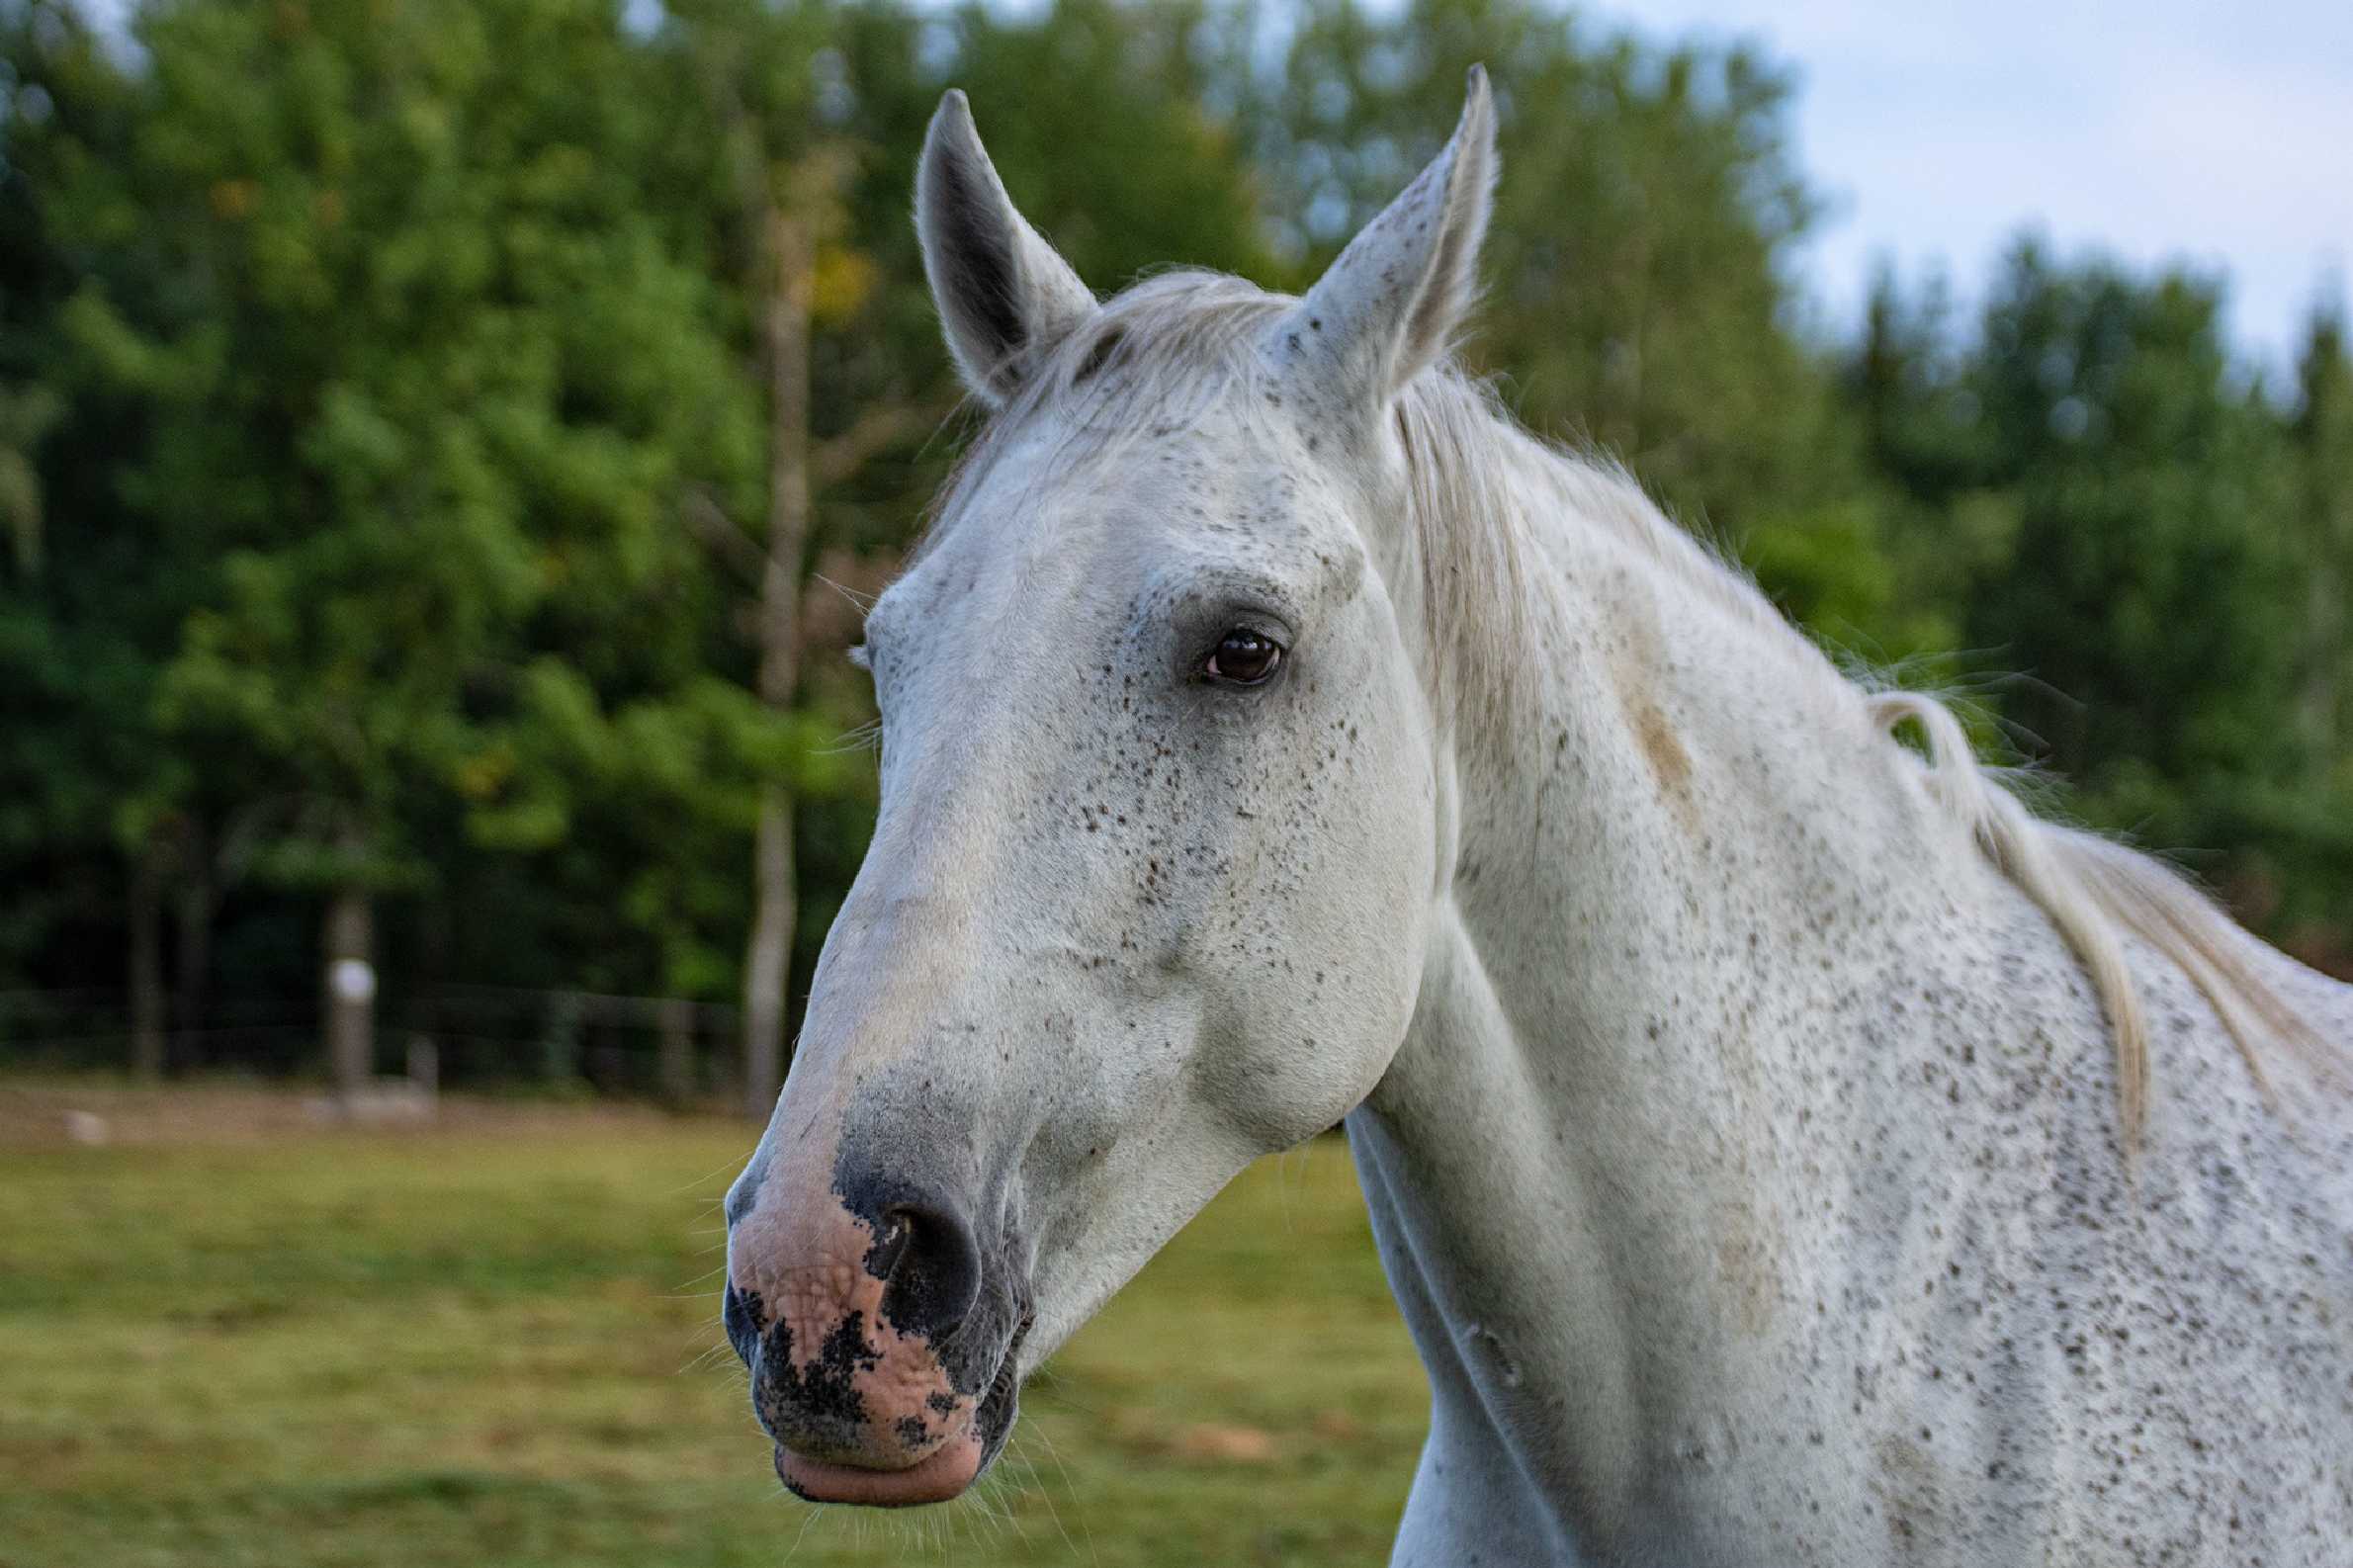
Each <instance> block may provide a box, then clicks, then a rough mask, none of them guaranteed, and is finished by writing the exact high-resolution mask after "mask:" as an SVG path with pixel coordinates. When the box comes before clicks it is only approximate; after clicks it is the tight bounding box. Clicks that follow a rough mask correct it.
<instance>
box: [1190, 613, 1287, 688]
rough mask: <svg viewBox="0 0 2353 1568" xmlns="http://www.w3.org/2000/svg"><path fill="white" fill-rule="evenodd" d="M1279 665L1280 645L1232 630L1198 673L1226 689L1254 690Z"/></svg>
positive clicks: (1237, 629) (1251, 634)
mask: <svg viewBox="0 0 2353 1568" xmlns="http://www.w3.org/2000/svg"><path fill="white" fill-rule="evenodd" d="M1281 662H1282V645H1281V644H1279V643H1277V642H1275V641H1274V639H1272V638H1270V637H1266V636H1264V635H1263V634H1261V633H1258V632H1246V631H1244V630H1242V629H1241V628H1240V627H1236V628H1235V629H1234V630H1233V631H1231V632H1228V633H1227V634H1226V635H1225V637H1224V638H1223V639H1221V640H1220V641H1219V643H1218V645H1217V648H1216V650H1215V651H1214V652H1213V653H1210V655H1209V662H1208V663H1206V664H1204V665H1202V666H1201V673H1202V674H1204V675H1206V676H1208V677H1209V678H1210V679H1211V680H1218V681H1224V682H1225V683H1226V684H1227V685H1230V686H1256V685H1257V684H1258V683H1259V682H1260V681H1263V680H1264V679H1265V678H1266V677H1267V676H1269V675H1271V674H1273V673H1274V671H1275V667H1276V666H1277V665H1279V664H1281Z"/></svg>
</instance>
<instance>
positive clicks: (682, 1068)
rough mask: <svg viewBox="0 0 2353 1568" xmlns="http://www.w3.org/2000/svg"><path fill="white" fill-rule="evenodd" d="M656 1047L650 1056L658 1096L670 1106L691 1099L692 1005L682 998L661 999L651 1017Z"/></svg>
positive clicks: (692, 1073) (692, 1062)
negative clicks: (658, 1090)
mask: <svg viewBox="0 0 2353 1568" xmlns="http://www.w3.org/2000/svg"><path fill="white" fill-rule="evenodd" d="M655 1027H656V1028H657V1029H658V1030H659V1031H660V1044H659V1045H658V1046H657V1047H656V1054H655V1056H654V1079H655V1081H656V1082H657V1083H658V1084H659V1086H660V1089H661V1097H662V1098H663V1099H664V1100H665V1101H667V1102H668V1103H670V1104H671V1105H683V1104H685V1103H686V1102H687V1101H689V1100H691V1099H693V1098H694V1003H693V1002H689V1001H687V1000H686V999H685V998H684V997H670V998H666V999H664V1000H663V1002H662V1003H661V1006H660V1007H659V1008H658V1009H657V1011H656V1014H655Z"/></svg>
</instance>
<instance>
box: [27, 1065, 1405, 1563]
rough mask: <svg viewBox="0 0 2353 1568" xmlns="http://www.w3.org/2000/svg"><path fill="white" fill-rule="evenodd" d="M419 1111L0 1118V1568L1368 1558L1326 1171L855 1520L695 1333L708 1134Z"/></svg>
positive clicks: (1370, 1303)
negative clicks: (1003, 1421)
mask: <svg viewBox="0 0 2353 1568" xmlns="http://www.w3.org/2000/svg"><path fill="white" fill-rule="evenodd" d="M69 1108H80V1109H84V1110H86V1111H91V1112H94V1113H96V1114H99V1115H101V1116H103V1117H105V1118H106V1120H107V1123H108V1126H109V1129H110V1131H111V1133H112V1134H113V1135H114V1136H115V1138H116V1139H117V1140H118V1141H116V1142H114V1143H111V1144H110V1145H108V1146H106V1147H101V1148H89V1147H80V1146H76V1145H74V1144H71V1143H69V1142H68V1141H67V1140H66V1139H65V1138H64V1137H63V1136H62V1132H61V1129H62V1127H63V1125H64V1123H63V1119H62V1116H63V1112H64V1111H65V1110H66V1109H69ZM444 1112H445V1113H444V1116H443V1118H442V1122H441V1124H440V1125H439V1126H437V1127H435V1128H433V1129H430V1130H421V1131H404V1132H378V1133H353V1132H351V1131H349V1130H348V1129H342V1128H333V1127H322V1126H319V1125H317V1124H315V1123H312V1122H310V1121H309V1120H308V1118H307V1114H306V1112H305V1110H304V1108H303V1103H302V1102H301V1101H300V1100H299V1099H297V1098H294V1097H291V1096H287V1095H284V1094H280V1093H275V1092H269V1091H257V1090H251V1089H226V1088H216V1089H206V1090H198V1091H172V1092H170V1093H164V1094H157V1093H138V1092H127V1091H124V1090H120V1089H109V1088H106V1087H103V1086H100V1085H96V1084H94V1083H91V1082H89V1081H70V1082H62V1083H61V1082H56V1081H44V1082H31V1083H25V1084H21V1085H19V1086H17V1087H15V1088H14V1089H11V1090H10V1091H9V1092H8V1093H7V1095H6V1098H5V1101H4V1102H0V1342H4V1343H5V1344H6V1345H7V1346H8V1348H9V1349H8V1353H7V1361H8V1366H7V1371H6V1375H5V1379H4V1380H0V1381H4V1383H5V1390H6V1392H5V1396H4V1397H0V1478H4V1482H0V1565H5V1568H72V1565H80V1564H93V1565H95V1564H106V1565H109V1568H132V1565H150V1568H165V1565H170V1568H490V1565H496V1568H525V1565H531V1568H539V1565H544V1568H595V1565H600V1564H611V1565H613V1568H645V1565H647V1564H652V1563H659V1564H661V1565H663V1568H706V1565H708V1568H720V1565H729V1568H777V1565H779V1564H782V1563H786V1562H791V1563H795V1564H807V1565H812V1568H823V1565H844V1568H846V1565H849V1564H870V1563H876V1562H892V1561H900V1560H907V1559H913V1560H921V1561H942V1562H956V1563H966V1564H1006V1565H1014V1564H1020V1565H1040V1564H1083V1565H1092V1564H1101V1565H1104V1568H1126V1565H1133V1568H1143V1565H1168V1568H1176V1565H1183V1568H1193V1565H1196V1564H1199V1563H1203V1562H1215V1563H1230V1564H1238V1565H1239V1564H1253V1563H1299V1564H1312V1563H1335V1564H1338V1563H1349V1564H1357V1563H1364V1562H1369V1561H1374V1560H1377V1559H1378V1558H1379V1557H1380V1555H1381V1554H1382V1552H1383V1551H1384V1550H1385V1549H1386V1545H1387V1542H1388V1539H1389V1536H1390V1534H1391V1532H1392V1531H1393V1530H1394V1529H1395V1527H1396V1522H1397V1513H1398V1510H1399V1509H1400V1508H1401V1507H1402V1506H1403V1503H1404V1499H1405V1486H1406V1482H1407V1480H1408V1479H1409V1477H1410V1476H1411V1474H1412V1469H1413V1460H1414V1456H1415V1454H1416V1453H1417V1451H1418V1450H1419V1447H1420V1443H1421V1437H1422V1430H1423V1422H1424V1418H1425V1414H1426V1411H1425V1404H1426V1398H1427V1396H1426V1394H1425V1393H1424V1387H1423V1383H1422V1373H1421V1368H1420V1366H1419V1364H1418V1363H1417V1362H1416V1361H1415V1360H1414V1357H1413V1350H1412V1348H1411V1347H1410V1345H1409V1344H1408V1343H1407V1341H1406V1338H1405V1331H1404V1328H1403V1326H1402V1324H1400V1323H1399V1322H1398V1320H1397V1315H1396V1310H1395V1308H1394V1307H1392V1306H1391V1305H1390V1302H1389V1297H1388V1290H1387V1287H1386V1285H1385V1284H1384V1283H1383V1282H1382V1280H1381V1277H1380V1269H1379V1264H1378V1263H1377V1262H1376V1260H1375V1259H1374V1258H1373V1256H1372V1249H1371V1245H1370V1238H1369V1236H1368V1234H1367V1231H1366V1226H1365V1221H1364V1216H1363V1211H1362V1209H1361V1207H1360V1206H1359V1203H1358V1200H1357V1197H1356V1191H1355V1183H1354V1177H1353V1175H1352V1173H1351V1168H1350V1166H1349V1161H1348V1151H1347V1149H1346V1148H1345V1146H1343V1145H1342V1144H1341V1143H1339V1142H1338V1141H1337V1140H1322V1141H1319V1142H1317V1143H1315V1144H1313V1145H1310V1146H1309V1147H1307V1148H1306V1149H1304V1150H1301V1151H1297V1152H1295V1153H1293V1154H1291V1155H1289V1156H1287V1157H1285V1158H1283V1159H1281V1160H1279V1161H1275V1160H1270V1161H1266V1162H1264V1163H1262V1164H1260V1165H1258V1166H1256V1167H1254V1168H1253V1169H1252V1170H1250V1171H1249V1172H1247V1173H1246V1174H1245V1175H1244V1176H1242V1177H1241V1178H1240V1179H1239V1180H1238V1181H1237V1182H1236V1183H1235V1184H1234V1185H1233V1187H1231V1188H1230V1189H1229V1190H1228V1191H1227V1192H1226V1194H1225V1195H1224V1196H1223V1197H1221V1198H1220V1199H1219V1200H1218V1201H1217V1202H1216V1204H1215V1205H1214V1206H1212V1207H1211V1209H1210V1210H1209V1211H1208V1212H1207V1213H1206V1214H1205V1215H1203V1216H1202V1218H1201V1219H1200V1220H1199V1221H1197V1222H1196V1223H1195V1224H1194V1225H1193V1226H1192V1227H1191V1228H1190V1229H1188V1230H1187V1231H1185V1232H1184V1233H1183V1234H1182V1235H1181V1236H1180V1237H1179V1238H1178V1239H1177V1240H1176V1242H1175V1243H1174V1244H1173V1245H1172V1246H1171V1247H1170V1248H1169V1250H1168V1251H1167V1252H1166V1253H1164V1254H1163V1255H1162V1256H1161V1257H1160V1258H1159V1259H1157V1260H1156V1261H1155V1262H1154V1263H1152V1265H1151V1266H1150V1267H1149V1268H1148V1269H1147V1270H1146V1271H1145V1273H1144V1274H1143V1276H1142V1277H1141V1278H1140V1279H1138V1280H1137V1281H1136V1283H1134V1284H1133V1285H1131V1286H1130V1287H1129V1288H1128V1290H1127V1291H1125V1292H1124V1293H1123V1294H1121V1295H1120V1296H1119V1297H1118V1299H1117V1300H1116V1301H1115V1302H1114V1303H1113V1304H1112V1306H1111V1308H1110V1309H1109V1310H1108V1311H1107V1312H1105V1313H1104V1314H1103V1316H1102V1317H1101V1318H1100V1319H1099V1320H1098V1321H1096V1322H1095V1323H1093V1324H1092V1325H1090V1326H1089V1328H1088V1329H1087V1330H1086V1331H1085V1332H1084V1333H1083V1334H1082V1335H1081V1336H1080V1337H1079V1339H1078V1340H1077V1341H1076V1342H1075V1343H1074V1344H1073V1345H1072V1346H1071V1347H1070V1348H1069V1349H1068V1350H1065V1351H1064V1352H1063V1354H1062V1355H1061V1356H1059V1357H1058V1358H1057V1359H1056V1361H1055V1363H1054V1367H1053V1371H1052V1373H1051V1375H1050V1376H1048V1377H1047V1378H1045V1379H1044V1380H1042V1381H1041V1382H1040V1383H1038V1384H1037V1385H1035V1387H1034V1392H1033V1393H1032V1395H1030V1396H1029V1397H1027V1398H1025V1400H1024V1406H1023V1415H1022V1426H1021V1430H1020V1434H1019V1436H1018V1437H1016V1439H1015V1447H1014V1449H1013V1451H1012V1454H1011V1456H1010V1457H1009V1458H1008V1460H1007V1461H1006V1462H1005V1463H1003V1464H1002V1465H1001V1466H1000V1468H999V1469H998V1470H997V1472H996V1473H995V1479H993V1480H992V1481H991V1482H990V1483H989V1484H987V1485H986V1486H985V1487H984V1489H983V1490H982V1492H981V1493H980V1494H979V1495H978V1496H977V1497H976V1498H975V1499H974V1500H972V1501H969V1502H963V1503H959V1504H957V1505H956V1506H955V1507H954V1508H952V1509H949V1510H944V1511H934V1512H930V1513H926V1514H922V1515H919V1516H915V1517H909V1516H896V1517H878V1516H874V1515H864V1516H853V1515H845V1514H843V1513H841V1512H839V1511H819V1510H816V1509H812V1508H810V1507H808V1506H807V1505H804V1504H801V1503H798V1502H795V1501H794V1500H792V1499H791V1498H789V1497H786V1496H785V1495H784V1494H783V1493H782V1492H781V1490H780V1489H779V1488H778V1487H777V1486H776V1484H775V1482H774V1480H773V1479H772V1478H770V1477H769V1476H768V1474H767V1464H768V1458H767V1442H766V1439H765V1438H763V1437H761V1436H760V1434H759V1432H758V1430H757V1428H755V1427H754V1426H753V1425H752V1423H751V1417H750V1411H749V1408H748V1406H747V1405H746V1403H745V1401H744V1398H743V1378H742V1373H741V1367H740V1366H739V1365H738V1364H737V1362H736V1360H735V1357H734V1355H733V1354H732V1352H730V1351H728V1350H726V1348H725V1346H724V1344H723V1343H722V1342H720V1340H719V1336H718V1330H717V1319H718V1296H717V1294H716V1284H717V1277H716V1274H715V1273H714V1272H713V1270H714V1269H715V1267H716V1266H717V1262H718V1255H717V1253H716V1252H715V1251H714V1248H715V1247H716V1245H717V1243H718V1241H719V1239H720V1228H719V1217H718V1211H717V1201H718V1195H719V1193H720V1192H721V1191H722V1190H723V1189H724V1187H725V1185H726V1183H727V1181H728V1179H729V1178H730V1176H731V1175H732V1173H733V1170H734V1168H735V1166H736V1165H737V1163H738V1162H740V1161H741V1158H742V1156H743V1153H744V1150H745V1147H746V1145H747V1143H748V1142H749V1136H748V1134H747V1133H746V1130H745V1128H744V1126H743V1124H742V1123H741V1121H737V1120H733V1119H722V1118H710V1117H701V1118H698V1117H675V1118H674V1117H669V1116H664V1115H661V1114H658V1113H654V1112H647V1111H629V1110H625V1109H618V1108H614V1107H609V1106H606V1107H558V1106H547V1105H535V1104H523V1105H516V1104H511V1103H504V1102H481V1101H466V1100H456V1101H451V1102H446V1103H445V1107H444ZM715 1346H716V1347H717V1349H716V1350H714V1347H715Z"/></svg>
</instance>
